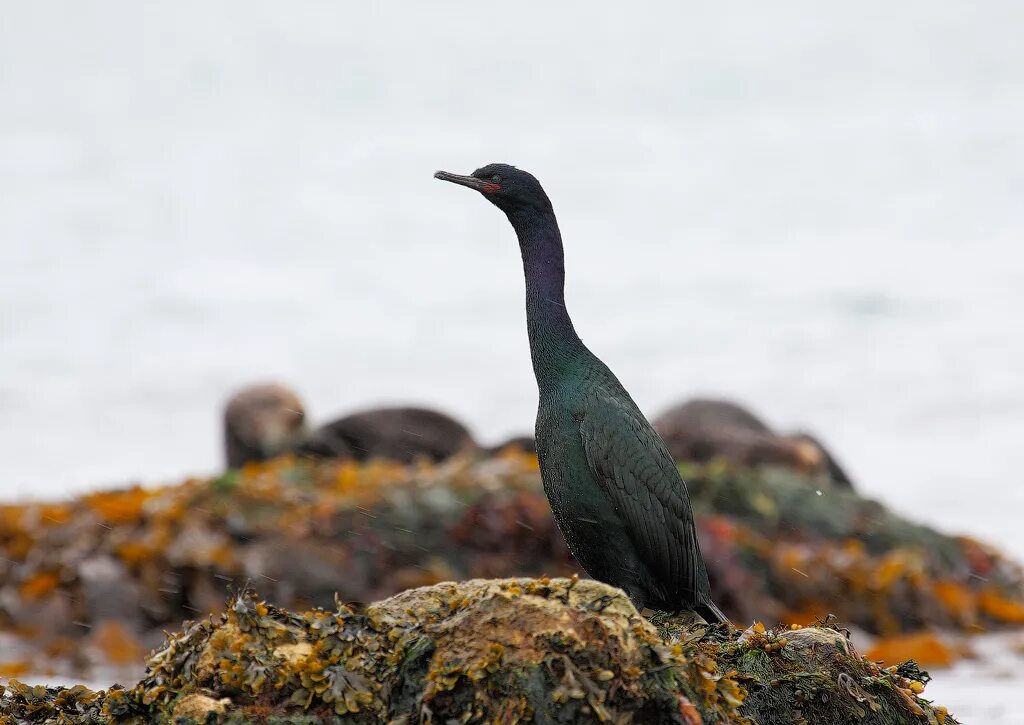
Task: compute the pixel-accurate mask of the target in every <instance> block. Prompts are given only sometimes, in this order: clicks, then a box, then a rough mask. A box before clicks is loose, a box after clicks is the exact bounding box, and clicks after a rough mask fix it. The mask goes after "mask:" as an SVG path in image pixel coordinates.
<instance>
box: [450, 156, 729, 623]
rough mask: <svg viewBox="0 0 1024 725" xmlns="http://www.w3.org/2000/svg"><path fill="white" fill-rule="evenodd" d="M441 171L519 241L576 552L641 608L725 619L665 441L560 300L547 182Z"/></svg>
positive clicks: (555, 496) (544, 469)
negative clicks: (480, 200)
mask: <svg viewBox="0 0 1024 725" xmlns="http://www.w3.org/2000/svg"><path fill="white" fill-rule="evenodd" d="M437 176H438V178H441V179H444V180H446V181H453V182H455V183H459V184H461V185H463V186H468V187H470V188H473V189H476V190H478V191H480V192H481V193H483V195H484V197H485V198H486V199H488V200H489V201H491V202H492V203H493V204H494V205H495V206H497V207H498V208H499V209H501V210H502V211H504V212H505V214H506V215H507V216H508V219H509V222H510V223H511V224H512V227H513V228H514V229H515V231H516V236H517V237H518V238H519V247H520V250H521V251H522V256H523V269H524V272H525V276H526V312H527V327H528V331H529V337H530V352H531V356H532V358H533V369H534V373H535V375H536V378H537V387H538V389H539V391H540V400H539V405H538V410H537V428H536V435H537V456H538V459H539V461H540V469H541V478H542V479H543V481H544V491H545V493H546V494H547V496H548V500H549V501H550V502H551V509H552V511H553V512H554V514H555V520H556V521H557V522H558V526H559V528H560V529H561V531H562V533H563V535H564V536H565V539H566V541H567V542H568V544H569V548H570V550H571V551H572V552H573V555H574V556H575V557H576V559H577V560H578V561H579V562H580V564H581V565H582V566H583V568H584V569H586V570H587V573H588V574H590V576H592V577H594V578H595V579H599V580H601V581H604V582H607V583H609V584H612V585H614V586H617V587H620V588H622V589H623V590H624V591H625V592H626V593H627V594H628V595H629V597H630V599H632V600H633V603H634V604H635V605H636V606H637V608H643V607H651V608H654V609H664V610H670V611H672V610H679V609H684V608H687V609H694V610H696V611H697V612H698V613H700V614H701V615H702V616H703V617H705V619H708V621H712V622H715V621H726V620H725V617H724V616H723V615H722V613H721V612H720V611H719V610H718V608H717V607H716V606H715V605H714V602H712V600H711V594H710V587H709V584H708V575H707V570H706V568H705V565H704V559H703V557H702V556H701V553H700V544H699V543H698V541H697V533H696V530H695V527H694V522H693V512H692V511H691V509H690V503H689V499H688V497H687V493H686V484H685V483H684V482H683V479H682V477H681V476H680V475H679V470H678V469H677V468H676V465H675V462H674V461H673V460H672V456H671V455H669V452H668V450H667V448H666V447H665V443H664V441H662V439H661V438H660V437H659V436H658V434H657V433H656V432H655V431H654V429H653V428H652V427H651V425H650V423H648V422H647V419H646V418H645V417H644V415H643V413H641V412H640V409H639V408H637V406H636V404H635V403H634V402H633V399H632V398H631V397H630V396H629V393H627V392H626V390H625V388H624V387H623V386H622V384H621V383H619V381H618V379H617V378H616V377H615V375H614V374H612V372H611V371H610V370H609V369H608V367H607V366H606V365H605V364H604V363H603V362H601V361H600V360H599V359H598V358H597V357H596V356H595V355H594V354H593V353H591V352H590V350H588V349H587V347H586V346H585V345H584V344H583V342H582V341H581V340H580V338H579V336H578V335H577V334H576V331H575V329H574V327H573V324H572V320H571V319H570V317H569V313H568V311H567V310H566V307H565V298H564V284H565V269H564V261H563V251H562V239H561V234H560V233H559V230H558V222H557V221H556V219H555V214H554V210H553V209H552V207H551V203H550V201H549V200H548V197H547V195H546V194H545V193H544V190H543V189H542V188H541V186H540V183H539V182H538V181H537V180H536V179H535V178H534V177H533V176H532V175H531V174H528V173H526V172H525V171H521V170H519V169H516V168H515V167H512V166H507V165H505V164H491V165H489V166H485V167H484V168H482V169H478V170H477V171H475V172H473V174H472V176H456V175H454V174H447V173H445V172H438V174H437Z"/></svg>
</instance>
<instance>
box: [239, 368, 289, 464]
mask: <svg viewBox="0 0 1024 725" xmlns="http://www.w3.org/2000/svg"><path fill="white" fill-rule="evenodd" d="M305 419H306V414H305V411H304V410H303V407H302V401H301V400H299V396H297V395H296V394H295V393H294V392H293V391H292V390H290V389H288V388H286V387H285V386H283V385H279V384H277V383H262V384H259V385H251V386H249V387H247V388H244V389H242V390H240V391H238V392H237V393H235V394H234V395H232V396H231V398H230V399H229V400H228V403H227V405H226V406H225V407H224V451H225V457H226V458H227V465H228V467H230V468H238V467H240V466H242V465H243V464H245V463H247V462H248V461H265V460H267V459H269V458H273V457H274V456H279V455H281V454H282V453H284V452H285V451H288V450H291V449H292V448H294V447H295V446H296V445H297V444H298V443H299V442H300V441H301V440H302V438H303V436H304V434H305V428H304V425H305Z"/></svg>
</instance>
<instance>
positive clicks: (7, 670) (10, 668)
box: [0, 661, 32, 677]
mask: <svg viewBox="0 0 1024 725" xmlns="http://www.w3.org/2000/svg"><path fill="white" fill-rule="evenodd" d="M31 671H32V664H31V663H30V662H22V661H13V662H0V677H24V676H25V675H27V674H28V673H29V672H31Z"/></svg>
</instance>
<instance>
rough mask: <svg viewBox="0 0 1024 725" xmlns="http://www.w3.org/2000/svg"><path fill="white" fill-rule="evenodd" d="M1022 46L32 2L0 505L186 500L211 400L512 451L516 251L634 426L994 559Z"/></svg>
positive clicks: (320, 11)
mask: <svg viewBox="0 0 1024 725" xmlns="http://www.w3.org/2000/svg"><path fill="white" fill-rule="evenodd" d="M1022 25H1024V6H1022V5H1021V4H1020V3H1015V2H1009V1H1008V0H1007V1H1003V2H991V3H985V4H983V5H979V4H977V3H968V2H945V3H941V4H935V3H925V2H910V3H904V4H901V5H898V6H893V5H892V4H891V3H882V2H874V1H870V0H869V1H868V2H861V3H857V4H856V5H855V6H850V7H838V6H836V7H829V8H827V9H825V8H822V7H821V6H820V4H818V3H811V2H804V3H783V4H772V5H766V4H764V3H757V2H752V1H740V2H732V3H724V4H719V5H716V6H715V7H695V6H689V5H680V4H678V3H650V4H645V3H640V4H633V5H631V6H630V7H629V9H628V10H627V9H626V8H625V6H622V5H621V4H619V3H595V2H587V3H557V4H551V3H540V2H520V3H517V4H516V6H515V8H514V9H513V8H510V7H501V8H498V7H496V6H492V5H486V4H480V3H469V2H454V1H447V2H440V1H439V2H432V3H402V4H391V5H389V6H388V7H383V6H379V5H377V4H369V3H361V4H353V3H349V4H344V5H342V4H338V3H329V2H319V3H308V2H307V3H292V4H289V6H288V8H287V10H285V9H284V8H283V7H281V6H276V7H272V6H270V5H269V4H266V5H265V4H260V3H255V4H254V3H241V2H236V3H218V4H215V5H212V6H211V5H210V4H209V3H199V2H189V1H182V2H176V3H164V4H161V5H155V4H146V3H131V2H108V3H103V4H100V5H94V4H81V3H71V2H63V3H55V2H33V3H22V4H19V5H11V6H9V7H7V8H6V9H5V11H4V22H3V23H2V24H0V107H2V112H0V250H2V254H0V259H2V264H0V449H2V450H0V495H2V497H3V498H5V499H13V498H19V497H29V496H32V497H40V496H42V497H58V496H63V495H66V494H69V493H72V492H75V491H82V490H86V489H90V488H94V487H96V486H100V485H103V486H108V485H115V484H121V483H126V482H129V481H142V482H145V483H157V482H161V481H166V480H174V479H177V478H180V477H181V476H183V475H185V474H191V473H196V474H201V473H207V472H211V471H214V470H215V469H216V468H217V467H218V466H219V465H220V451H219V444H220V441H219V427H218V415H219V408H220V406H221V404H222V402H223V400H224V398H225V396H226V395H227V394H228V393H229V392H230V391H231V390H233V389H234V388H237V387H238V386H241V385H244V384H246V383H249V382H251V381H259V380H265V379H277V380H281V381H285V382H288V383H290V384H292V385H294V386H295V387H296V388H297V389H298V390H299V392H300V393H301V394H302V395H303V397H304V398H305V399H306V400H307V401H308V406H309V408H310V411H311V413H312V415H313V417H314V418H317V419H324V418H327V417H330V416H331V415H333V414H336V413H339V412H343V411H348V410H351V409H353V408H356V407H359V406H363V405H370V404H376V403H379V402H389V401H402V402H404V401H416V402H421V403H426V404H430V405H436V406H439V407H442V408H444V409H447V410H449V411H451V412H452V413H454V414H456V415H457V416H459V417H461V418H463V419H464V420H466V421H467V422H468V423H469V424H470V425H471V426H472V427H473V429H474V430H475V431H476V433H477V435H478V436H479V437H480V438H481V439H482V440H484V441H487V442H489V441H495V440H497V439H498V438H500V437H501V436H503V435H505V434H509V433H517V432H521V431H528V430H530V429H531V427H532V421H533V413H534V406H535V401H536V391H535V386H534V383H533V380H532V376H531V375H532V374H531V370H530V366H529V356H528V351H527V345H526V336H525V325H524V312H523V300H522V295H523V291H522V278H521V274H522V272H521V268H520V264H519V259H518V250H517V247H516V244H515V240H514V237H513V236H512V233H511V231H510V229H509V228H508V227H507V224H506V222H505V220H504V219H503V218H502V217H501V215H500V214H499V213H498V212H497V211H496V210H494V209H493V208H491V207H490V205H488V204H486V203H484V202H483V201H482V200H480V199H479V198H476V197H475V195H473V194H472V193H470V192H468V191H466V190H463V189H457V188H454V187H452V186H450V185H445V184H441V183H439V182H437V181H434V180H433V179H432V178H431V174H432V172H433V171H434V170H435V169H437V168H445V169H449V170H454V171H462V172H468V171H471V170H472V169H473V168H475V167H476V166H478V165H482V164H484V163H486V162H489V161H495V160H501V161H508V162H512V163H516V164H518V165H521V166H522V167H524V168H527V169H530V170H532V171H534V172H535V173H536V174H537V175H538V176H539V177H540V178H541V180H542V181H543V182H544V183H545V185H546V188H547V190H548V192H549V194H550V195H551V197H552V198H553V200H554V202H555V207H556V210H557V212H558V213H559V216H560V219H561V223H562V228H563V236H564V238H565V241H566V247H567V252H566V254H567V265H568V289H567V296H568V300H569V306H570V309H571V311H572V313H573V315H574V318H575V320H576V324H577V328H578V329H579V330H580V332H581V334H582V336H583V338H584V339H585V340H586V342H587V343H588V344H589V345H590V346H591V347H592V349H593V350H595V352H597V353H598V354H599V355H600V356H602V357H603V358H604V360H605V361H606V362H608V363H609V364H610V365H611V367H612V368H613V369H614V370H616V372H617V373H618V374H619V376H620V378H621V379H622V380H623V381H624V383H625V384H626V385H627V387H628V388H629V389H630V390H631V391H632V392H633V393H634V396H635V397H636V398H637V400H638V402H639V403H640V404H641V406H642V407H643V408H644V409H645V410H648V411H649V412H651V413H657V412H658V411H659V410H660V409H662V408H663V407H665V406H667V405H668V404H670V403H673V402H675V401H677V400H679V399H681V398H684V397H686V396H689V395H693V394H708V393H710V394H722V395H728V396H732V397H735V398H737V399H739V400H741V401H744V402H746V403H748V404H750V405H751V406H752V407H753V408H754V409H755V410H757V411H759V412H761V413H763V414H764V415H765V416H766V417H767V418H768V419H769V420H770V421H771V422H773V423H775V424H777V425H778V426H780V427H783V428H785V427H795V426H803V427H808V428H811V429H813V430H814V431H816V432H818V433H820V435H821V436H822V437H824V438H825V439H826V440H827V441H828V443H829V444H831V446H832V447H833V448H834V449H835V450H836V452H837V454H838V455H839V457H840V458H841V459H842V461H843V463H844V464H846V465H847V466H848V467H849V469H850V470H851V471H852V473H853V474H854V475H855V476H856V478H857V480H858V482H859V483H860V485H861V487H862V488H863V489H864V490H865V491H867V492H869V493H871V494H873V495H877V496H878V497H879V498H881V499H882V500H884V501H885V502H887V503H888V504H891V505H892V506H895V507H896V508H898V509H900V510H903V511H906V512H908V513H911V514H913V515H914V516H916V517H917V518H919V519H922V520H925V521H929V522H932V523H934V524H935V525H938V526H940V527H942V528H944V529H946V530H951V531H953V530H955V531H962V532H966V533H970V534H974V535H977V536H980V537H983V538H985V539H987V540H990V541H993V542H995V543H997V544H999V545H1001V546H1004V547H1006V548H1007V549H1009V550H1011V551H1013V552H1015V553H1016V554H1017V555H1022V556H1024V529H1022V528H1021V527H1020V526H1019V523H1018V522H1019V517H1020V514H1021V507H1022V504H1024V485H1022V484H1024V481H1022V480H1021V471H1022V470H1024V445H1022V441H1024V384H1022V370H1024V335H1022V333H1021V329H1022V327H1021V313H1022V312H1024V292H1022V289H1024V252H1022V251H1021V243H1022V241H1024V204H1022V203H1021V197H1022V194H1024V163H1022V162H1024V134H1022V133H1021V129H1022V128H1024V93H1022V88H1024V45H1022V44H1021V43H1020V42H1019V29H1020V27H1022Z"/></svg>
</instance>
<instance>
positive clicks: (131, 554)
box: [114, 541, 158, 566]
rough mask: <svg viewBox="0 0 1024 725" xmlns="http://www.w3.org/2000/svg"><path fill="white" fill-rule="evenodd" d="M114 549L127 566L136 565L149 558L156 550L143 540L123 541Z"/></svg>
mask: <svg viewBox="0 0 1024 725" xmlns="http://www.w3.org/2000/svg"><path fill="white" fill-rule="evenodd" d="M114 551H115V553H116V554H117V556H118V558H120V559H121V561H123V562H124V563H125V564H127V565H128V566H138V565H139V564H142V563H143V562H146V561H149V560H151V559H152V558H153V557H154V556H155V555H156V554H157V551H158V550H157V549H156V548H154V547H153V546H150V545H149V544H147V543H146V542H144V541H124V542H121V543H120V544H118V545H117V546H116V547H115V548H114Z"/></svg>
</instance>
